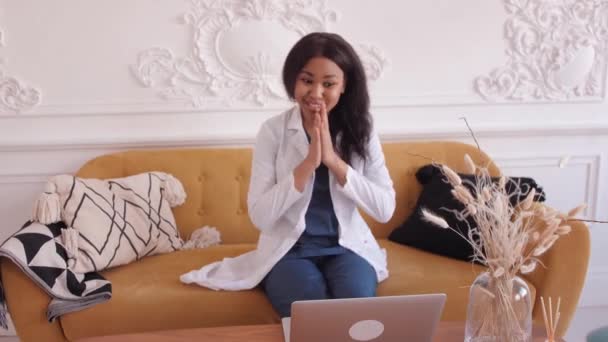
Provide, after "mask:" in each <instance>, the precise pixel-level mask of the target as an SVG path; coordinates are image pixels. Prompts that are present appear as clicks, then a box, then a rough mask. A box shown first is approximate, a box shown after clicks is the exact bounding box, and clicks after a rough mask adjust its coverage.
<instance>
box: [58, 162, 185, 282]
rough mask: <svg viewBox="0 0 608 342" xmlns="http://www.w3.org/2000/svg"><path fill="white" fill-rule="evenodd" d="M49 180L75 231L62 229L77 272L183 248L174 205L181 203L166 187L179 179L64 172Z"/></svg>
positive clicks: (63, 216) (157, 174) (157, 175)
mask: <svg viewBox="0 0 608 342" xmlns="http://www.w3.org/2000/svg"><path fill="white" fill-rule="evenodd" d="M50 182H51V183H54V185H55V187H56V190H55V191H56V193H57V194H58V196H59V203H60V206H61V208H60V210H61V220H63V221H64V222H65V224H66V225H67V226H68V227H71V228H72V229H73V230H72V229H68V232H64V243H65V244H66V249H68V253H69V254H71V257H73V259H74V260H75V262H74V263H73V265H71V268H72V269H73V271H74V272H81V273H86V272H90V271H100V270H103V269H106V268H110V267H114V266H119V265H124V264H126V263H129V262H131V261H134V260H137V259H140V258H142V257H144V256H147V255H154V254H159V253H167V252H172V251H175V250H177V249H179V248H180V247H181V246H182V243H183V242H182V240H181V238H180V236H179V232H178V230H177V228H176V224H175V219H174V217H173V213H172V211H171V205H170V204H171V202H175V203H174V204H177V202H180V201H176V200H175V199H174V198H173V197H175V196H174V194H172V193H170V191H167V189H168V188H170V187H169V186H168V182H176V179H175V178H173V177H172V176H170V175H168V174H166V173H162V172H147V173H142V174H138V175H134V176H130V177H125V178H116V179H108V180H100V179H83V178H78V177H74V176H70V175H60V176H55V177H53V178H52V179H51V180H50ZM182 191H183V188H182ZM167 197H168V198H169V200H167ZM181 202H183V200H181ZM70 235H71V236H70ZM68 240H72V241H68Z"/></svg>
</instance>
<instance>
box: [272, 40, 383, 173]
mask: <svg viewBox="0 0 608 342" xmlns="http://www.w3.org/2000/svg"><path fill="white" fill-rule="evenodd" d="M314 57H325V58H327V59H329V60H331V61H333V62H334V63H336V64H337V65H338V66H339V67H340V69H342V72H344V80H345V82H346V87H345V89H344V93H343V94H342V95H341V96H340V100H339V101H338V104H336V106H335V107H334V108H333V109H332V110H331V115H329V119H328V120H329V127H330V133H331V137H332V141H333V143H334V145H335V143H336V137H337V136H338V135H340V146H337V150H338V153H339V154H340V157H341V158H342V159H343V160H344V161H345V162H346V163H348V164H350V162H351V157H352V155H353V153H356V154H358V155H359V156H360V157H361V158H362V159H364V160H365V159H367V157H368V155H367V150H366V148H365V147H366V146H367V143H368V141H369V138H370V133H371V126H372V119H371V115H370V113H369V94H368V90H367V78H366V76H365V70H364V69H363V64H362V63H361V59H360V58H359V56H358V55H357V53H356V52H355V50H354V49H353V47H352V46H351V45H350V44H349V43H348V42H347V41H346V40H344V38H342V37H341V36H339V35H337V34H335V33H327V32H314V33H310V34H308V35H306V36H304V37H302V38H301V39H300V40H299V41H298V42H297V43H296V44H295V45H294V46H293V47H292V48H291V50H290V51H289V53H288V54H287V58H286V59H285V64H284V65H283V85H284V86H285V90H286V91H287V95H288V96H289V98H290V99H292V100H293V99H294V98H295V96H294V91H295V85H296V81H297V78H298V75H299V73H300V72H301V71H302V68H304V66H305V65H306V63H308V61H309V60H310V59H311V58H314Z"/></svg>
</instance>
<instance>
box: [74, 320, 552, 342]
mask: <svg viewBox="0 0 608 342" xmlns="http://www.w3.org/2000/svg"><path fill="white" fill-rule="evenodd" d="M533 335H534V342H544V341H545V332H544V328H543V327H542V326H535V327H534V329H533ZM463 340H464V322H440V323H439V327H438V328H437V332H436V334H435V339H434V341H435V342H451V341H454V342H456V341H458V342H462V341H463ZM80 341H81V342H119V341H120V342H135V341H142V342H143V341H146V342H178V341H180V342H183V341H219V342H243V341H247V342H283V328H282V326H281V325H280V324H268V325H249V326H234V327H219V328H199V329H184V330H165V331H155V332H146V333H140V334H129V335H113V336H102V337H93V338H87V339H83V340H80ZM558 341H562V342H563V340H561V339H560V340H558Z"/></svg>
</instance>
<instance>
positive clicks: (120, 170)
mask: <svg viewBox="0 0 608 342" xmlns="http://www.w3.org/2000/svg"><path fill="white" fill-rule="evenodd" d="M383 149H384V153H385V157H386V164H387V167H388V169H389V172H390V174H391V177H392V179H393V182H394V187H395V191H396V199H397V208H396V210H395V214H394V215H393V218H392V219H391V220H390V221H389V222H387V223H384V224H380V223H378V222H375V221H373V220H372V219H370V218H369V217H367V216H366V215H363V216H364V218H365V220H366V221H367V222H368V224H370V226H371V227H372V230H373V232H374V235H375V236H376V237H377V238H386V237H387V236H388V234H389V233H390V232H391V230H392V229H394V228H395V227H397V226H398V225H399V224H401V223H402V222H403V221H404V220H405V218H407V216H408V215H410V214H411V212H412V209H413V208H414V207H415V204H416V200H417V198H418V196H419V194H420V191H421V186H420V185H419V184H418V182H417V181H416V177H415V174H416V171H417V170H418V168H420V167H421V166H423V165H425V164H428V163H430V159H432V160H434V161H436V162H438V163H445V164H447V165H449V166H450V167H452V168H453V169H454V170H455V171H458V172H464V170H465V168H464V159H463V156H464V154H465V153H468V154H469V155H470V156H471V158H473V160H474V161H475V162H477V163H479V164H483V165H485V164H487V163H490V164H489V165H490V170H491V173H492V174H493V175H496V174H497V173H498V169H497V168H496V167H495V166H494V164H493V163H492V162H491V161H490V159H489V158H488V157H487V155H486V154H484V153H483V152H481V151H479V150H478V149H477V147H475V146H472V145H467V144H463V143H458V142H446V141H434V142H396V143H384V144H383ZM251 152H252V150H251V148H216V147H214V148H196V149H194V148H180V149H157V150H133V151H125V152H118V153H113V154H108V155H103V156H100V157H97V158H95V159H93V160H90V161H89V162H87V163H86V164H85V165H83V166H82V167H81V168H80V170H79V171H78V172H77V173H76V176H78V177H82V178H100V179H107V178H120V177H125V176H129V175H134V174H138V173H142V172H147V171H163V172H167V173H170V174H172V175H174V176H175V177H177V178H178V179H179V180H180V181H181V182H182V184H183V185H184V188H185V189H186V193H187V195H188V198H187V200H186V203H184V204H183V205H181V206H179V207H176V208H173V212H174V215H175V219H176V221H177V226H178V228H179V230H180V232H181V234H182V237H183V238H184V239H187V238H188V237H189V236H190V234H191V233H192V231H194V230H195V229H197V228H200V227H202V226H205V225H209V226H213V227H216V228H217V229H218V230H219V231H220V233H221V237H222V242H223V243H226V244H234V243H254V242H256V241H257V237H258V230H257V229H255V227H254V226H253V224H252V223H251V221H250V219H249V216H248V214H247V191H248V188H249V179H250V173H251V156H252V153H251ZM427 158H430V159H427Z"/></svg>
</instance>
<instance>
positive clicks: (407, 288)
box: [377, 239, 536, 321]
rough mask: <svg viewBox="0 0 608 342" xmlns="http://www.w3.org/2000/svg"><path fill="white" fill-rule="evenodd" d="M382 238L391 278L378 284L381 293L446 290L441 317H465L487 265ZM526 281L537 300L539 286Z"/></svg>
mask: <svg viewBox="0 0 608 342" xmlns="http://www.w3.org/2000/svg"><path fill="white" fill-rule="evenodd" d="M378 242H379V243H380V246H382V247H383V248H386V252H387V255H388V270H389V277H388V279H387V280H385V281H383V282H382V283H380V284H379V285H378V291H377V295H378V296H396V295H409V294H424V293H445V294H446V295H447V300H446V303H445V307H444V310H443V315H442V317H441V319H442V320H458V321H464V320H465V318H466V310H467V303H468V300H469V289H470V286H471V284H473V281H474V280H475V278H476V277H477V275H478V274H480V273H482V272H484V271H485V270H486V268H485V267H484V266H480V265H477V264H473V263H471V262H467V261H461V260H457V259H452V258H448V257H445V256H441V255H436V254H432V253H429V252H425V251H422V250H419V249H416V248H413V247H409V246H404V245H401V244H397V243H394V242H392V241H389V240H386V239H379V240H378ZM524 280H525V279H524ZM526 283H527V284H528V287H529V288H530V293H531V295H532V298H531V301H532V303H534V298H535V295H536V288H534V285H532V284H531V283H530V282H529V281H527V280H526Z"/></svg>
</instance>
